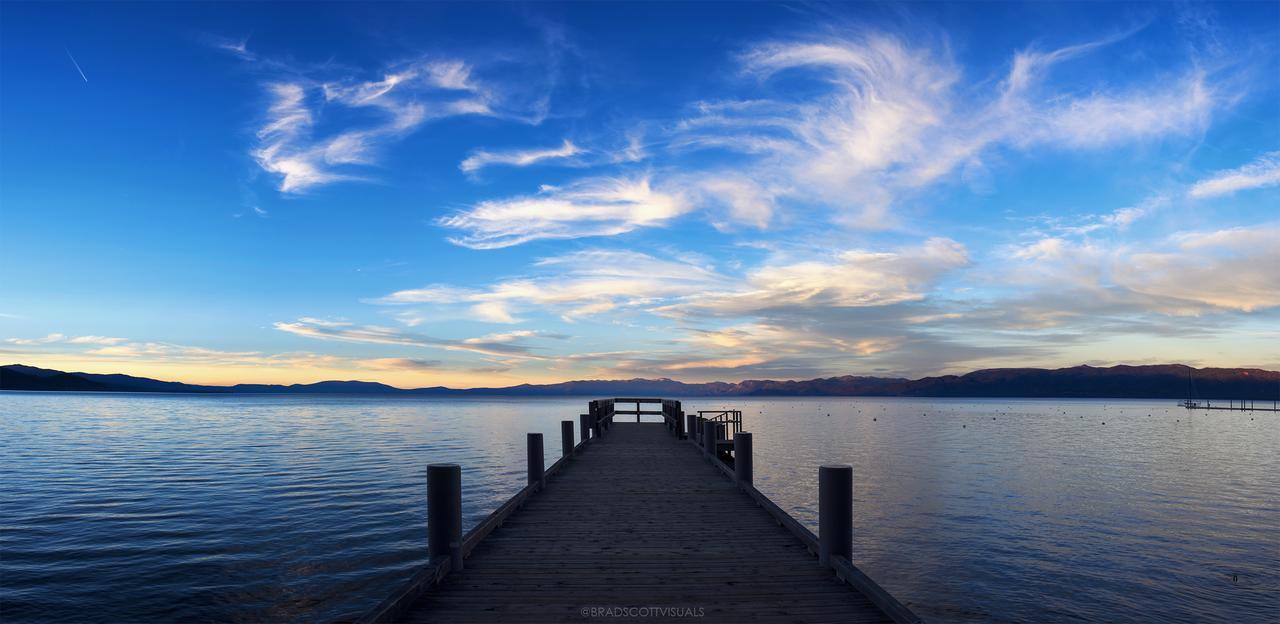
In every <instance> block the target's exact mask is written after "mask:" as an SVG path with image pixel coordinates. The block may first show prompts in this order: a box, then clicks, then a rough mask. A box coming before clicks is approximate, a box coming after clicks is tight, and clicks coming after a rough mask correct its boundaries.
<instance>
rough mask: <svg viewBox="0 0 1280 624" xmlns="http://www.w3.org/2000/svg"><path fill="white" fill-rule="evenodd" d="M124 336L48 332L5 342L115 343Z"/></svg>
mask: <svg viewBox="0 0 1280 624" xmlns="http://www.w3.org/2000/svg"><path fill="white" fill-rule="evenodd" d="M127 340H128V339H126V338H113V337H111V336H67V335H66V334H57V333H54V334H49V335H47V336H44V337H43V338H7V339H5V342H7V343H9V344H16V345H46V344H58V343H62V344H73V345H115V344H120V343H122V342H126V341H127Z"/></svg>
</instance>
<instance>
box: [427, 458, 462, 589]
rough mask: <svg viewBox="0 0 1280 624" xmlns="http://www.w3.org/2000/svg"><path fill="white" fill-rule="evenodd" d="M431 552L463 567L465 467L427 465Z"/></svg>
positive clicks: (428, 548)
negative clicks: (463, 473) (463, 479)
mask: <svg viewBox="0 0 1280 624" xmlns="http://www.w3.org/2000/svg"><path fill="white" fill-rule="evenodd" d="M427 553H428V555H429V556H430V558H432V559H435V558H436V557H449V558H450V560H451V561H450V563H451V564H452V567H453V569H454V570H455V571H456V570H461V569H462V468H461V467H460V466H458V464H428V465H427Z"/></svg>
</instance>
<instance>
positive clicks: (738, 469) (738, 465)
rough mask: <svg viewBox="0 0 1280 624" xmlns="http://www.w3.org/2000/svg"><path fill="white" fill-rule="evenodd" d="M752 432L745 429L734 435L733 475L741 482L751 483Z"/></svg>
mask: <svg viewBox="0 0 1280 624" xmlns="http://www.w3.org/2000/svg"><path fill="white" fill-rule="evenodd" d="M751 469H752V466H751V434H750V433H748V432H746V431H743V432H740V433H738V434H736V435H734V436H733V476H734V477H735V478H737V480H738V483H739V484H744V483H751Z"/></svg>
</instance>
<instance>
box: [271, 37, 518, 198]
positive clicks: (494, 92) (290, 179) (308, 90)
mask: <svg viewBox="0 0 1280 624" xmlns="http://www.w3.org/2000/svg"><path fill="white" fill-rule="evenodd" d="M298 73H299V72H296V71H293V72H288V74H289V75H290V76H291V78H289V79H287V80H278V81H275V82H270V83H268V84H267V85H266V90H267V94H268V97H269V104H268V107H267V110H266V112H265V114H264V115H263V119H262V123H261V127H260V128H259V129H258V132H257V136H258V145H257V146H256V147H255V148H254V149H253V150H252V155H253V157H254V160H256V161H257V163H258V165H259V166H261V167H262V169H263V170H265V171H267V172H269V173H273V174H276V175H278V176H280V186H279V188H280V191H281V192H285V193H300V192H304V191H306V190H308V189H311V188H314V187H317V186H321V185H324V184H329V183H333V182H337V181H341V180H360V179H364V178H365V176H364V175H363V174H361V173H359V172H358V171H359V169H358V168H359V167H367V166H369V165H374V164H377V162H378V160H379V154H380V152H381V151H382V149H383V148H384V147H385V146H386V145H388V144H390V143H393V142H395V141H399V140H401V139H403V138H404V137H406V136H408V135H409V134H411V133H413V132H415V131H416V130H417V129H418V128H420V127H421V126H422V125H423V124H424V123H426V122H428V121H431V120H436V119H442V118H447V117H456V116H461V115H483V116H493V117H504V118H510V119H516V120H520V121H532V120H530V119H528V118H524V117H522V113H521V112H520V111H518V110H516V108H514V107H518V106H520V104H519V103H515V102H511V101H508V99H507V98H505V97H504V95H503V93H502V92H501V90H499V89H497V88H495V87H493V86H491V85H489V84H486V83H484V82H483V81H480V80H478V79H476V78H475V77H474V75H473V73H474V68H473V67H472V66H471V65H470V64H468V63H466V62H463V61H461V60H457V59H422V60H417V61H412V62H408V63H402V64H399V65H396V66H394V67H393V68H392V69H389V70H387V71H386V72H384V73H383V75H382V77H381V78H380V79H377V80H359V79H357V78H354V77H352V76H343V77H339V78H336V79H328V80H313V79H311V78H307V77H299V76H298ZM304 75H305V74H304ZM361 109H371V110H374V111H377V112H378V113H379V115H378V116H377V118H375V119H374V120H372V121H370V120H368V118H367V117H366V116H357V115H355V114H354V113H356V112H357V111H359V110H361ZM322 114H323V115H324V117H325V121H326V124H325V126H326V127H336V128H337V129H336V130H334V131H332V132H330V133H327V134H317V128H318V127H319V125H318V122H319V118H320V116H321V115H322Z"/></svg>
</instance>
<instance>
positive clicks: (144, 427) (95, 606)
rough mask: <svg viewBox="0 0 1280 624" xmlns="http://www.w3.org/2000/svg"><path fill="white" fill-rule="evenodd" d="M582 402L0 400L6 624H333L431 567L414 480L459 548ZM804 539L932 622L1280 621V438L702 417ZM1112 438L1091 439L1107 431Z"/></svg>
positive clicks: (1117, 428)
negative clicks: (454, 515) (531, 447)
mask: <svg viewBox="0 0 1280 624" xmlns="http://www.w3.org/2000/svg"><path fill="white" fill-rule="evenodd" d="M585 401H586V399H577V398H575V399H563V400H562V399H510V400H503V399H474V400H453V399H449V400H442V399H396V398H383V397H353V396H335V397H316V396H307V397H290V396H238V397H227V396H222V397H212V396H181V395H102V394H93V395H57V394H41V393H0V433H2V434H3V435H2V436H0V619H3V621H5V622H7V623H8V622H35V621H40V622H44V621H54V620H56V621H112V622H173V621H178V620H184V621H185V620H200V621H227V622H240V621H273V622H275V621H279V622H299V621H331V620H335V619H341V618H348V617H352V616H355V615H357V614H359V613H360V612H362V611H363V610H365V609H366V608H368V607H370V606H372V605H373V604H376V603H377V602H378V601H379V600H381V599H382V598H383V597H384V596H385V595H386V594H387V592H388V591H390V589H391V588H393V587H395V586H396V585H397V584H398V582H400V581H401V580H403V579H405V578H406V577H408V576H409V574H410V573H411V571H412V570H413V569H414V568H415V566H418V565H421V564H422V563H423V562H424V555H425V546H424V544H425V534H426V509H425V484H424V482H425V467H426V464H427V463H429V462H436V461H450V462H457V463H460V464H462V466H463V482H464V492H465V495H464V500H463V508H464V516H465V518H464V522H465V524H466V525H467V526H468V527H470V526H471V525H473V524H475V523H476V522H478V521H479V520H480V519H482V518H483V517H484V516H485V515H486V514H487V513H488V512H490V511H491V510H492V509H493V508H494V507H496V506H497V505H498V504H499V503H500V502H502V501H503V500H505V499H506V498H507V497H509V496H510V495H511V494H513V493H514V492H515V491H517V490H518V489H519V487H520V486H521V484H522V482H523V480H524V465H523V463H524V443H525V433H526V432H528V431H541V432H543V433H544V435H545V437H546V440H547V461H548V463H550V462H552V461H554V460H555V459H557V458H558V455H559V422H560V421H561V420H563V419H570V418H576V415H577V414H578V413H579V412H581V411H583V408H584V406H585ZM684 403H685V409H686V410H692V409H711V408H720V407H735V408H738V409H742V410H743V411H744V418H745V421H746V428H747V429H748V430H750V431H753V432H754V433H755V453H756V461H755V464H756V480H757V486H758V487H759V488H760V489H761V490H763V491H764V492H766V493H767V494H769V496H770V497H772V498H773V499H774V500H775V501H776V502H778V503H779V504H780V505H782V506H783V507H784V508H786V509H788V510H789V511H791V513H792V514H793V515H795V516H796V517H797V518H799V519H801V520H802V521H804V522H806V523H808V524H809V525H810V526H811V527H812V528H814V529H815V530H816V528H817V527H816V509H817V482H816V476H817V467H818V465H819V464H822V463H849V464H852V465H853V466H854V475H855V476H854V480H855V502H854V505H855V509H854V517H855V527H854V528H855V538H854V549H855V553H854V559H855V561H856V563H857V564H858V565H859V566H860V567H862V568H863V569H864V570H865V571H866V572H867V573H868V574H870V575H871V576H872V578H875V579H876V580H877V581H879V582H880V583H881V584H882V585H884V586H885V587H886V588H888V589H889V590H890V591H891V592H893V593H894V594H896V595H897V596H898V597H899V598H901V599H903V600H904V601H905V602H907V603H908V604H909V605H910V606H911V607H912V608H913V609H915V610H916V612H917V613H918V614H920V615H921V616H923V617H925V618H927V619H928V620H929V621H931V622H1079V621H1098V622H1103V621H1105V622H1140V621H1161V622H1275V621H1277V620H1278V619H1280V477H1277V475H1280V418H1278V417H1277V415H1276V414H1272V413H1266V414H1264V413H1261V412H1258V413H1253V414H1250V413H1229V412H1215V413H1212V414H1207V413H1204V412H1201V413H1197V414H1188V413H1187V412H1186V411H1185V410H1181V409H1176V408H1173V407H1172V405H1171V404H1172V401H1157V402H1151V401H1044V400H1007V399H1004V400H916V399H862V398H859V399H830V398H822V399H768V400H759V399H753V400H745V399H733V400H723V399H708V400H699V399H692V400H685V402H684ZM1104 422H1105V424H1103V423H1104Z"/></svg>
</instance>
